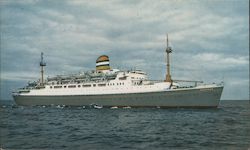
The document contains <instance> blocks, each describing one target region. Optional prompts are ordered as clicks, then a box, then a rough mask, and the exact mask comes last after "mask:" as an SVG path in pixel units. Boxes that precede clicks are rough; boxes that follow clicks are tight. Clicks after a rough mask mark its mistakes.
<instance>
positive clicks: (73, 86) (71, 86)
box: [68, 85, 76, 88]
mask: <svg viewBox="0 0 250 150" xmlns="http://www.w3.org/2000/svg"><path fill="white" fill-rule="evenodd" d="M75 87H76V85H69V86H68V88H75Z"/></svg>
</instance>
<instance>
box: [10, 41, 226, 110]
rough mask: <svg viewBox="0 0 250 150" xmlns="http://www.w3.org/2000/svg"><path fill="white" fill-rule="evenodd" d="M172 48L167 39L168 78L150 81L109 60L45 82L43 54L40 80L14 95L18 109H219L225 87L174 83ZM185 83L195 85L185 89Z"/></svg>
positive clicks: (105, 57) (141, 72)
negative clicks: (89, 69)
mask: <svg viewBox="0 0 250 150" xmlns="http://www.w3.org/2000/svg"><path fill="white" fill-rule="evenodd" d="M170 53H172V48H171V47H170V46H169V44H168V37H167V48H166V54H167V62H166V64H167V65H166V69H167V71H166V72H167V73H166V78H165V80H162V81H156V80H149V79H148V77H147V74H146V73H145V72H143V71H141V70H125V71H122V70H118V69H111V67H110V63H109V57H108V56H107V55H102V56H100V57H98V58H97V60H96V69H95V70H93V71H87V72H81V73H78V74H73V75H72V74H71V75H57V76H54V77H48V78H47V79H44V67H45V66H46V63H45V62H44V60H43V53H41V62H40V67H41V78H40V79H39V80H38V81H34V82H29V83H28V85H27V86H25V87H24V88H20V89H18V90H16V91H14V92H13V93H12V95H13V98H14V100H15V102H16V104H18V105H32V106H33V105H60V106H84V107H85V106H91V105H94V106H100V107H116V108H117V107H160V108H163V107H198V108H211V107H218V105H219V102H220V97H221V94H222V91H223V83H219V84H215V83H213V84H204V83H203V82H202V81H184V80H173V79H172V78H171V75H170V61H169V56H170ZM183 82H193V83H194V84H193V85H192V86H188V87H187V86H183V85H182V84H181V83H183Z"/></svg>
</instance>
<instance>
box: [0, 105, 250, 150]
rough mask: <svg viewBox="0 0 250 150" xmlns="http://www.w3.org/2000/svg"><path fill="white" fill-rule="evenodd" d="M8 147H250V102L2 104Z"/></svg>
mask: <svg viewBox="0 0 250 150" xmlns="http://www.w3.org/2000/svg"><path fill="white" fill-rule="evenodd" d="M0 148H3V149H74V150H75V149H102V150H103V149H108V150H110V149H143V150H144V149H156V150H157V149H192V150H193V149H197V150H200V149H208V150H210V149H226V150H230V149H232V150H235V149H240V150H247V149H250V103H249V101H222V103H221V104H220V106H219V108H217V109H182V108H177V109H161V108H126V109H123V108H116V107H114V108H112V109H111V108H100V109H95V108H88V107H63V106H50V107H47V106H36V107H23V106H16V105H6V104H2V105H1V108H0Z"/></svg>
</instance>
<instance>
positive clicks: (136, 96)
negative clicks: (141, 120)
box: [13, 86, 223, 108]
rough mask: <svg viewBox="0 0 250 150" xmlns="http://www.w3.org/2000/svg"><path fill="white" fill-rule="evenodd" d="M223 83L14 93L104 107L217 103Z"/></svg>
mask: <svg viewBox="0 0 250 150" xmlns="http://www.w3.org/2000/svg"><path fill="white" fill-rule="evenodd" d="M222 90H223V86H214V87H203V88H198V87H197V88H183V89H171V90H166V91H158V92H157V91H155V92H144V93H120V94H118V93H117V94H99V95H14V96H13V97H14V100H15V102H16V103H17V104H18V105H28V106H33V105H66V106H86V105H92V104H96V105H99V106H103V107H112V106H117V107H125V106H130V107H198V108H211V107H218V105H219V102H220V97H221V93H222Z"/></svg>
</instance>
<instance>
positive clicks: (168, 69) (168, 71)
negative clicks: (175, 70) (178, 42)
mask: <svg viewBox="0 0 250 150" xmlns="http://www.w3.org/2000/svg"><path fill="white" fill-rule="evenodd" d="M166 38H167V39H166V42H167V48H166V53H167V74H166V79H165V82H171V83H172V79H171V75H170V61H169V54H170V53H172V48H171V47H170V46H169V45H168V34H167V37H166Z"/></svg>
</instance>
